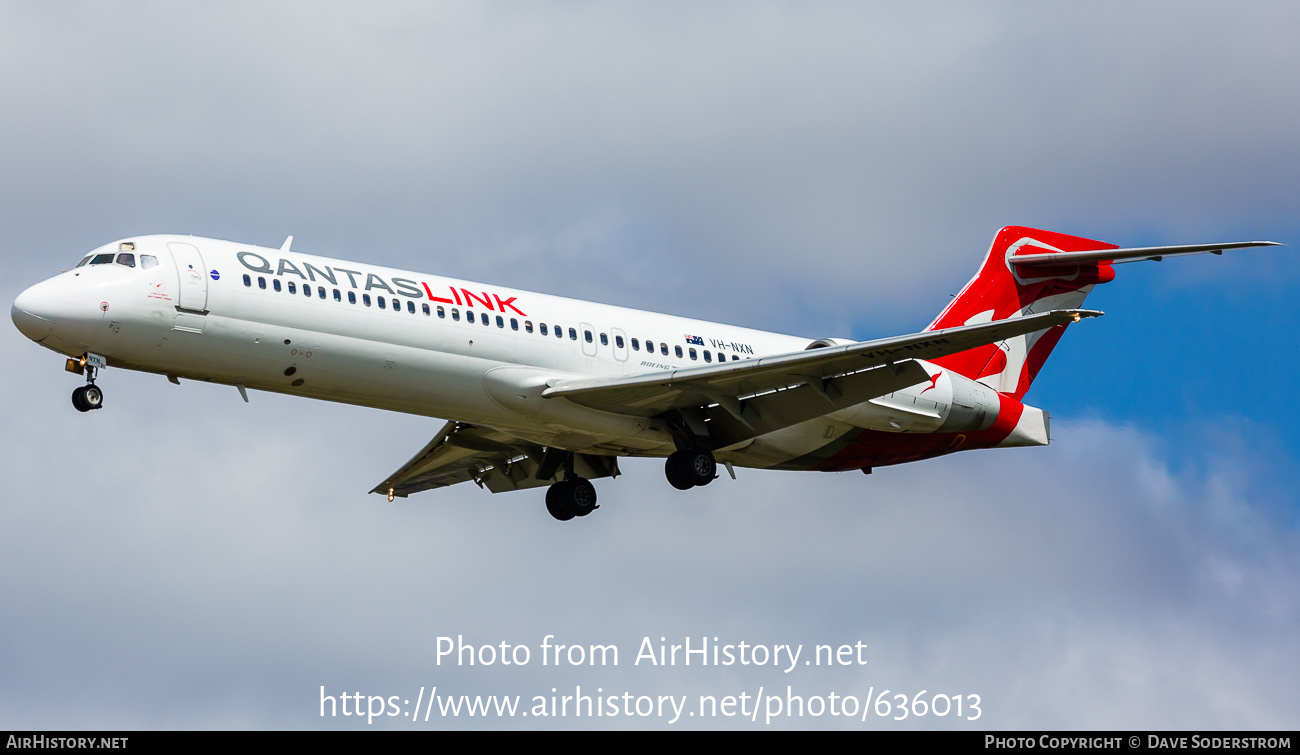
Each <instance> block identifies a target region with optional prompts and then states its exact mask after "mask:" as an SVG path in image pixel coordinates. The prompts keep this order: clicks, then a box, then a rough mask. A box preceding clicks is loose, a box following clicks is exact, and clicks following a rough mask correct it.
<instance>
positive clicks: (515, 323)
mask: <svg viewBox="0 0 1300 755" xmlns="http://www.w3.org/2000/svg"><path fill="white" fill-rule="evenodd" d="M510 329H511V330H519V321H518V320H516V319H515V318H513V317H511V318H510ZM529 330H532V328H529Z"/></svg>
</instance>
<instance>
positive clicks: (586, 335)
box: [582, 330, 591, 343]
mask: <svg viewBox="0 0 1300 755" xmlns="http://www.w3.org/2000/svg"><path fill="white" fill-rule="evenodd" d="M582 337H583V338H585V339H587V343H591V331H590V330H584V331H582Z"/></svg>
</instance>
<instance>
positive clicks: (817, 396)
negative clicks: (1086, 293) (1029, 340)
mask: <svg viewBox="0 0 1300 755" xmlns="http://www.w3.org/2000/svg"><path fill="white" fill-rule="evenodd" d="M1101 314H1102V313H1101V312H1096V311H1092V310H1086V309H1065V310H1053V311H1051V312H1043V313H1040V314H1034V315H1026V316H1024V317H1013V318H1010V319H1006V320H998V321H995V322H989V323H982V324H978V325H965V326H961V327H956V328H946V329H944V330H933V331H926V332H923V333H914V334H912V335H906V336H896V337H892V338H881V339H877V340H874V341H865V342H862V343H855V344H849V345H847V346H833V347H826V348H818V349H810V350H807V351H797V352H793V353H789V354H779V355H775V356H768V357H761V358H759V359H747V360H744V361H740V362H724V363H719V364H715V365H709V366H705V367H689V368H686V369H681V370H664V371H662V372H651V373H643V374H639V375H626V376H620V377H611V378H576V379H571V380H562V381H559V382H556V383H555V384H553V385H551V386H549V387H548V388H547V389H546V390H545V391H543V392H542V395H543V396H544V397H546V398H559V397H563V398H566V399H568V400H570V401H573V402H575V403H578V404H582V405H584V406H589V407H592V408H595V409H602V410H605V411H609V412H618V413H621V414H635V415H640V416H646V417H651V416H655V415H657V414H661V413H663V412H666V411H669V410H672V409H688V408H695V407H701V406H704V405H707V404H711V403H716V404H718V405H719V406H721V407H722V408H723V409H724V410H725V411H726V412H727V413H729V414H730V415H731V416H732V417H734V418H736V419H737V420H739V421H740V422H741V423H742V424H744V425H746V426H748V427H750V429H752V430H754V431H755V432H771V431H772V429H779V427H786V426H789V425H790V424H794V423H795V422H802V421H803V419H811V418H813V417H817V416H821V415H823V414H829V413H830V412H833V411H836V410H838V409H845V408H848V407H849V406H853V405H854V404H858V403H861V402H863V401H867V400H869V399H872V398H876V397H877V396H883V395H885V394H887V393H892V392H894V391H897V390H902V389H903V388H906V387H908V386H910V385H915V384H917V383H920V382H923V381H925V380H929V379H930V376H929V375H928V374H926V372H925V370H924V368H922V367H920V366H919V365H918V364H917V363H916V362H913V361H911V360H914V359H935V358H938V357H942V356H947V355H948V354H956V353H958V352H961V351H966V350H967V349H973V348H976V347H978V346H984V345H986V344H990V343H997V342H998V341H1003V340H1006V339H1008V338H1013V337H1015V336H1019V335H1024V334H1026V333H1034V332H1037V331H1039V330H1045V329H1047V328H1051V327H1054V326H1057V325H1064V324H1067V323H1071V322H1078V321H1079V320H1080V319H1082V318H1084V317H1097V316H1099V315H1101ZM791 389H802V390H803V394H804V395H805V396H808V397H811V398H813V399H814V400H813V401H812V402H811V404H808V402H806V401H804V402H795V401H794V396H790V397H785V396H782V397H781V398H780V399H779V400H778V399H776V398H773V397H769V396H767V395H765V394H770V393H773V392H776V391H788V390H791ZM742 401H744V402H745V405H744V406H742V405H741V402H742ZM828 401H829V406H828V405H827V402H828ZM791 403H804V404H808V406H806V407H805V408H804V409H801V410H799V411H797V412H795V414H797V415H805V414H808V412H809V411H815V413H812V414H809V415H808V416H807V417H804V418H802V419H794V420H793V421H787V420H789V419H790V418H791V417H793V416H794V415H791V417H787V418H786V419H783V420H781V422H780V424H777V425H776V426H775V427H771V429H763V428H764V427H770V423H769V422H767V421H766V420H767V418H766V417H765V416H763V412H762V411H761V409H760V407H759V404H766V405H767V408H768V409H769V410H777V411H780V410H781V409H782V408H784V407H783V406H782V405H786V404H791ZM769 413H770V411H769ZM754 415H759V416H758V417H755V416H754ZM758 419H762V420H763V421H762V422H758V421H757V420H758ZM760 425H762V426H761V427H760Z"/></svg>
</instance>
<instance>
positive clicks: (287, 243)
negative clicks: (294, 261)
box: [280, 236, 293, 252]
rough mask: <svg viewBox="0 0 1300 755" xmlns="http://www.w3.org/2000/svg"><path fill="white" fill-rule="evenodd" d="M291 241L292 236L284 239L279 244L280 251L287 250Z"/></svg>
mask: <svg viewBox="0 0 1300 755" xmlns="http://www.w3.org/2000/svg"><path fill="white" fill-rule="evenodd" d="M292 243H293V236H290V237H289V238H287V239H285V240H284V243H283V244H281V245H280V251H282V252H287V251H289V245H290V244H292Z"/></svg>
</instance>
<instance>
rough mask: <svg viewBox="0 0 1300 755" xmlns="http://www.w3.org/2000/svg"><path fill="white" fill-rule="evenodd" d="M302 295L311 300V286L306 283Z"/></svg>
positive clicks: (303, 285)
mask: <svg viewBox="0 0 1300 755" xmlns="http://www.w3.org/2000/svg"><path fill="white" fill-rule="evenodd" d="M302 295H303V296H305V297H307V298H308V299H310V298H311V286H308V285H307V284H306V283H304V284H302Z"/></svg>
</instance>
